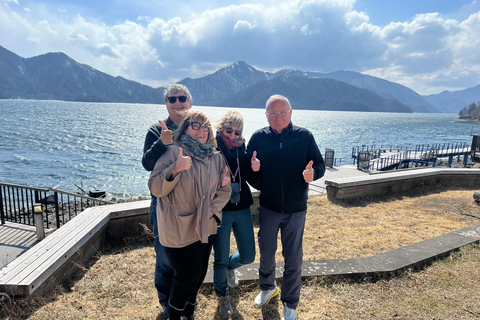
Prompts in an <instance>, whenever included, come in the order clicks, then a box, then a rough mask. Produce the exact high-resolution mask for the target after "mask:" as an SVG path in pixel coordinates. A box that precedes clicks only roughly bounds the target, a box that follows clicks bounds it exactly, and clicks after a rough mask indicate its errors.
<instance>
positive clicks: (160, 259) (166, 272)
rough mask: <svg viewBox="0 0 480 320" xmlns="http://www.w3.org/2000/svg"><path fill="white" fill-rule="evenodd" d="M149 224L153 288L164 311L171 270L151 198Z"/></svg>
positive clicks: (154, 202)
mask: <svg viewBox="0 0 480 320" xmlns="http://www.w3.org/2000/svg"><path fill="white" fill-rule="evenodd" d="M150 222H151V223H152V226H153V236H154V238H155V239H154V247H155V254H156V263H155V287H156V288H157V293H158V300H159V302H160V304H161V305H162V307H163V308H164V309H165V308H167V305H168V300H169V298H170V288H171V287H172V281H173V268H172V266H171V264H170V261H168V258H167V256H166V255H165V248H164V247H163V246H162V244H161V243H160V241H159V240H158V225H157V197H155V196H152V202H151V204H150Z"/></svg>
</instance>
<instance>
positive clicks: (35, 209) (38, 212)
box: [33, 203, 45, 241]
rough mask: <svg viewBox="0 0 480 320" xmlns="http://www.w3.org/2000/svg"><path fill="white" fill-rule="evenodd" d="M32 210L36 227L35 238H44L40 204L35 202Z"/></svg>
mask: <svg viewBox="0 0 480 320" xmlns="http://www.w3.org/2000/svg"><path fill="white" fill-rule="evenodd" d="M33 212H34V213H35V227H36V228H37V240H38V241H40V240H43V239H45V227H44V226H43V212H42V204H41V203H35V204H34V205H33Z"/></svg>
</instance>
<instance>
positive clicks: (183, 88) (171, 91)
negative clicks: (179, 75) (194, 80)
mask: <svg viewBox="0 0 480 320" xmlns="http://www.w3.org/2000/svg"><path fill="white" fill-rule="evenodd" d="M178 91H183V92H185V95H186V96H187V99H188V100H192V95H191V94H190V91H188V88H187V87H186V86H184V85H183V84H179V83H176V84H174V85H173V86H170V87H168V88H167V89H166V90H165V94H164V98H165V102H167V99H168V98H169V97H171V96H173V95H174V94H176V93H177V92H178Z"/></svg>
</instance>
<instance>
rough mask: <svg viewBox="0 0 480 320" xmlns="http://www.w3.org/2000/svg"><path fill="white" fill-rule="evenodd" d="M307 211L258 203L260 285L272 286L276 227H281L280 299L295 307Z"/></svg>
mask: <svg viewBox="0 0 480 320" xmlns="http://www.w3.org/2000/svg"><path fill="white" fill-rule="evenodd" d="M306 213H307V212H306V211H301V212H296V213H278V212H274V211H271V210H268V209H265V208H263V207H260V206H259V207H258V223H259V225H260V230H259V231H258V247H259V248H260V268H259V270H258V271H259V276H260V289H261V290H263V291H264V290H271V289H273V288H275V267H276V263H275V253H276V251H277V239H278V231H280V230H281V236H280V239H281V241H282V255H283V258H284V260H285V266H284V271H283V281H282V288H281V292H282V293H281V299H282V301H283V303H284V304H286V305H287V306H288V307H289V308H293V309H295V308H297V305H298V301H299V300H300V286H301V284H302V262H303V248H302V243H303V231H304V229H305V216H306Z"/></svg>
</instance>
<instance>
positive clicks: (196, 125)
mask: <svg viewBox="0 0 480 320" xmlns="http://www.w3.org/2000/svg"><path fill="white" fill-rule="evenodd" d="M190 126H191V127H192V129H193V130H195V131H198V130H200V128H202V129H203V131H205V132H208V131H210V125H209V124H205V123H204V124H203V125H202V124H201V123H200V122H190Z"/></svg>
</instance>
